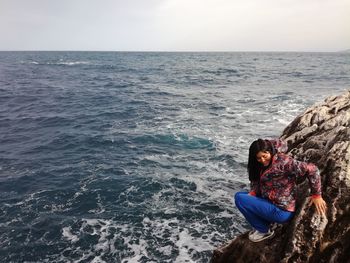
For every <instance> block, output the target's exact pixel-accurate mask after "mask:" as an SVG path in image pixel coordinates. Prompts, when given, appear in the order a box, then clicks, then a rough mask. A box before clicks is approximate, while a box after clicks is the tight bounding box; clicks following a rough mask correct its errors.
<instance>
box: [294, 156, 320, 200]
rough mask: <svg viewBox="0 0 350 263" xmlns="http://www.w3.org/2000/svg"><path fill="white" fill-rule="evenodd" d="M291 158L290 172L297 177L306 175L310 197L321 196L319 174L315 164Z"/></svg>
mask: <svg viewBox="0 0 350 263" xmlns="http://www.w3.org/2000/svg"><path fill="white" fill-rule="evenodd" d="M291 160H292V161H291V163H290V165H291V167H290V169H291V171H292V173H294V174H295V175H296V176H297V177H304V176H306V177H307V178H308V180H309V185H310V189H311V195H312V197H319V196H321V194H322V191H321V176H320V171H319V170H318V168H317V167H316V165H314V164H312V163H305V162H300V161H297V160H294V159H292V158H291Z"/></svg>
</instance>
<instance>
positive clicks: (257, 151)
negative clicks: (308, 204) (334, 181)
mask: <svg viewBox="0 0 350 263" xmlns="http://www.w3.org/2000/svg"><path fill="white" fill-rule="evenodd" d="M286 150H287V147H286V144H285V143H284V142H283V141H281V140H262V139H258V140H256V141H254V142H253V143H252V144H251V146H250V148H249V158H248V174H249V180H250V184H251V190H250V192H249V193H248V192H237V193H236V194H235V197H234V201H235V204H236V206H237V208H238V209H239V210H240V211H241V213H242V214H243V215H244V217H245V218H246V220H247V221H248V222H249V224H250V225H251V226H252V227H253V228H254V229H253V230H252V231H250V232H249V239H250V240H251V241H253V242H259V241H262V240H264V239H267V238H271V237H272V236H273V235H274V231H273V230H272V229H270V227H271V225H272V224H273V223H278V224H281V223H285V222H288V221H289V220H291V219H292V217H293V215H294V212H295V203H296V179H297V178H298V177H305V176H306V177H307V178H308V180H309V185H310V189H311V200H312V203H313V204H314V205H315V207H316V210H317V212H318V213H319V214H325V212H326V203H325V201H324V200H323V198H322V195H321V178H320V173H319V170H318V168H317V167H316V166H315V165H313V164H309V163H305V162H300V161H297V160H294V159H293V158H292V157H290V156H288V155H286V154H285V153H284V152H285V151H286Z"/></svg>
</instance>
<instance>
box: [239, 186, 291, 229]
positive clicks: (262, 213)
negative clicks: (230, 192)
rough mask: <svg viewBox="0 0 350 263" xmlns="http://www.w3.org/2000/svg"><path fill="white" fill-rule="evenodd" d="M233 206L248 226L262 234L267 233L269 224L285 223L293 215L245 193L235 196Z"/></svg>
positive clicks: (262, 199)
mask: <svg viewBox="0 0 350 263" xmlns="http://www.w3.org/2000/svg"><path fill="white" fill-rule="evenodd" d="M234 199H235V204H236V206H237V208H238V209H239V211H241V213H242V214H243V215H244V217H245V218H246V219H247V221H248V222H249V224H250V225H251V226H252V227H254V228H255V229H256V230H258V231H259V232H262V233H267V232H268V231H269V227H270V224H271V223H279V224H281V223H285V222H287V221H289V220H290V219H291V218H292V217H293V215H294V213H293V212H289V211H286V210H283V209H281V208H278V207H277V206H275V205H274V204H272V203H270V202H269V201H268V200H266V199H264V198H260V197H255V196H252V195H249V194H248V193H247V192H237V193H236V194H235V197H234Z"/></svg>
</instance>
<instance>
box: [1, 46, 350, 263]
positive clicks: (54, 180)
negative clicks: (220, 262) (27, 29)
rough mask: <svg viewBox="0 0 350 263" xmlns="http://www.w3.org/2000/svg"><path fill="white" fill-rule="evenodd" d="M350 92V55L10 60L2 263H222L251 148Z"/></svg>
mask: <svg viewBox="0 0 350 263" xmlns="http://www.w3.org/2000/svg"><path fill="white" fill-rule="evenodd" d="M349 84H350V53H336V52H334V53H297V52H288V53H283V52H227V53H225V52H214V53H208V52H182V53H181V52H169V53H168V52H0V262H50V263H52V262H79V263H80V262H95V263H97V262H98V263H101V262H123V263H126V262H209V261H210V258H211V256H212V252H213V250H214V249H215V248H216V247H218V246H221V245H223V244H225V243H227V242H229V241H230V240H231V239H233V238H234V237H235V236H237V235H239V234H241V233H244V232H246V231H247V230H249V229H250V227H249V225H248V224H247V222H246V221H245V219H244V218H243V216H242V215H241V214H240V213H239V211H238V210H237V208H236V207H235V205H234V203H233V201H232V198H233V195H234V194H235V192H237V191H240V190H248V189H249V181H248V177H247V171H246V167H247V157H248V148H249V145H250V144H251V143H252V141H254V140H256V139H258V138H275V137H279V136H280V135H281V133H282V132H283V129H284V128H285V127H286V126H287V125H288V124H289V123H290V122H291V121H292V120H293V119H294V118H295V117H297V116H298V115H299V114H301V113H303V112H304V111H305V110H306V109H307V108H308V107H309V106H311V105H313V104H314V103H320V102H322V101H323V100H324V99H325V98H326V97H327V96H330V95H339V94H342V93H344V92H346V91H347V90H349Z"/></svg>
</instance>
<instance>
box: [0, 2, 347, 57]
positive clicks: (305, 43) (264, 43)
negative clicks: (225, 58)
mask: <svg viewBox="0 0 350 263" xmlns="http://www.w3.org/2000/svg"><path fill="white" fill-rule="evenodd" d="M349 48H350V0H0V50H108V51H340V50H345V49H349Z"/></svg>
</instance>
